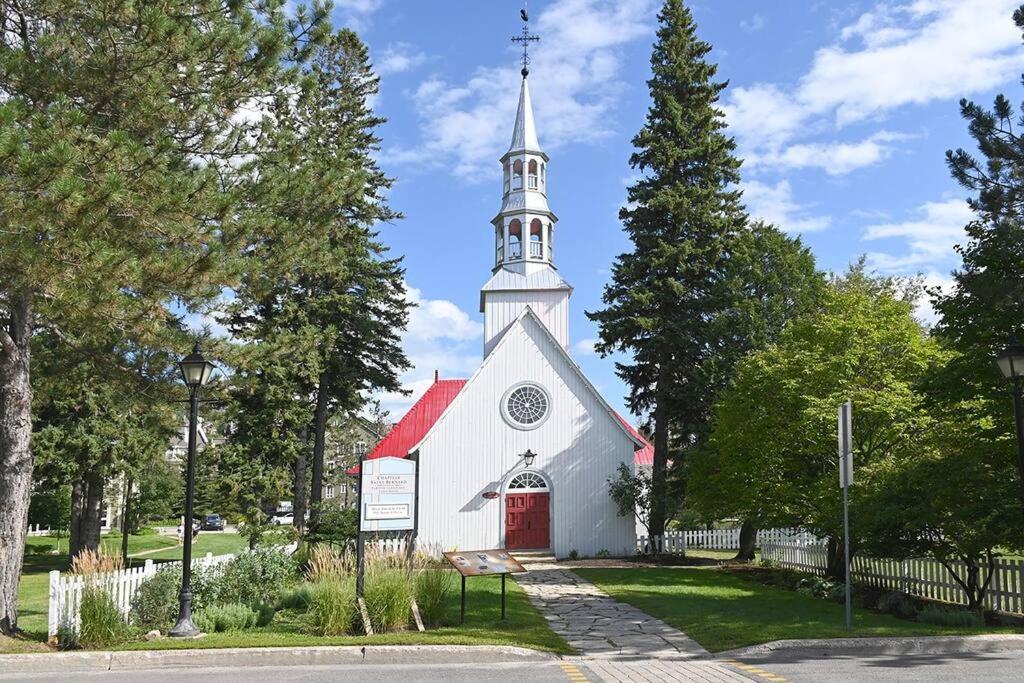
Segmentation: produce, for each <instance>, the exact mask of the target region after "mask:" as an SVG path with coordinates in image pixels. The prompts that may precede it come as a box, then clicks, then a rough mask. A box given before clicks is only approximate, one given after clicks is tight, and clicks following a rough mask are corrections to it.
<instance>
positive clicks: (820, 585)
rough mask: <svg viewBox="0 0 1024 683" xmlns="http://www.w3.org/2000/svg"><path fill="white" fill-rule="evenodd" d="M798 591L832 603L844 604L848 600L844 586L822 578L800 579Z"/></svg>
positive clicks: (797, 586) (809, 577) (797, 585)
mask: <svg viewBox="0 0 1024 683" xmlns="http://www.w3.org/2000/svg"><path fill="white" fill-rule="evenodd" d="M796 590H797V591H799V592H801V593H804V594H806V595H813V596H814V597H816V598H822V599H824V600H830V601H832V602H842V601H843V600H845V599H846V586H845V585H844V584H841V583H836V582H835V581H832V580H830V579H826V578H822V577H820V576H808V577H805V578H802V579H800V580H799V581H798V582H797V584H796Z"/></svg>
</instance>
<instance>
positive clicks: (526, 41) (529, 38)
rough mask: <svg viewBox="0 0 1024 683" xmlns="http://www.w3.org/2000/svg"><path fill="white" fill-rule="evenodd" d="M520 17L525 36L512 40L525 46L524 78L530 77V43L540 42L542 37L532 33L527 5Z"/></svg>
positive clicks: (524, 5) (520, 12) (515, 37)
mask: <svg viewBox="0 0 1024 683" xmlns="http://www.w3.org/2000/svg"><path fill="white" fill-rule="evenodd" d="M519 16H520V17H522V19H523V34H522V35H521V36H514V37H513V38H512V42H513V43H522V44H523V71H522V74H523V78H526V77H527V76H529V75H530V43H535V42H537V41H538V40H540V36H535V35H533V34H532V33H530V15H529V14H527V12H526V3H525V2H524V3H523V9H521V10H519Z"/></svg>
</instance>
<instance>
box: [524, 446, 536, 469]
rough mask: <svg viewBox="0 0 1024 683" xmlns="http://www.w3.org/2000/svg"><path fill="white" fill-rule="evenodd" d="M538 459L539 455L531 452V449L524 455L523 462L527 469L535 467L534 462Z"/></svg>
mask: <svg viewBox="0 0 1024 683" xmlns="http://www.w3.org/2000/svg"><path fill="white" fill-rule="evenodd" d="M536 457H537V454H536V453H534V452H533V451H531V450H530V449H529V448H527V449H526V452H525V453H523V462H524V463H526V466H527V467H533V460H534V458H536Z"/></svg>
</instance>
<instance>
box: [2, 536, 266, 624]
mask: <svg viewBox="0 0 1024 683" xmlns="http://www.w3.org/2000/svg"><path fill="white" fill-rule="evenodd" d="M58 544H59V548H60V549H61V550H63V551H64V552H65V553H66V552H67V547H68V539H67V538H61V539H56V538H52V537H50V536H32V537H30V538H29V539H28V540H27V542H26V544H25V563H24V567H23V568H22V574H21V584H20V585H19V586H18V626H19V627H20V628H22V629H23V630H25V631H28V632H29V633H30V634H31V635H32V636H33V637H35V638H38V639H39V640H45V639H46V615H47V609H48V605H47V603H48V600H49V592H50V577H49V572H50V571H52V570H54V569H56V570H58V571H62V572H64V571H68V558H67V555H66V554H62V555H53V554H50V553H51V552H52V551H53V550H56V549H57V548H58ZM102 544H103V547H104V549H105V550H106V551H107V552H109V553H111V554H114V555H118V554H120V552H121V537H120V536H117V537H109V536H104V537H103V539H102ZM245 547H246V542H245V540H244V539H243V538H241V537H240V536H239V535H238V534H233V533H232V534H229V533H203V532H200V533H199V536H198V537H197V539H196V542H195V544H194V545H193V546H192V555H193V557H201V556H203V555H205V554H206V553H213V554H214V555H224V554H227V553H237V552H239V551H241V550H242V549H244V548H245ZM154 551H155V552H154ZM128 553H129V558H130V560H131V565H132V566H137V565H140V564H142V563H143V562H145V561H146V560H153V561H154V562H161V561H168V560H180V559H181V546H179V545H178V541H177V539H176V538H174V537H172V536H158V535H154V534H148V535H145V536H129V537H128Z"/></svg>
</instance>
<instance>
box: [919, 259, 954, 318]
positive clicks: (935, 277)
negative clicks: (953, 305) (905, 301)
mask: <svg viewBox="0 0 1024 683" xmlns="http://www.w3.org/2000/svg"><path fill="white" fill-rule="evenodd" d="M923 276H924V285H925V287H926V288H928V289H938V290H939V291H940V292H942V294H951V293H952V292H953V290H955V289H956V280H954V279H953V277H952V276H950V275H943V274H942V273H939V272H938V271H934V270H932V271H929V272H927V273H924V275H923ZM914 315H915V317H916V318H917V319H918V320H920V321H921V322H922V323H924V324H925V325H928V326H931V325H934V324H935V323H937V322H938V321H939V315H938V313H936V311H935V309H934V308H933V307H932V298H931V297H930V296H929V295H927V294H926V295H925V296H923V297H921V299H920V300H919V301H918V302H917V305H916V306H915V307H914Z"/></svg>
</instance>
